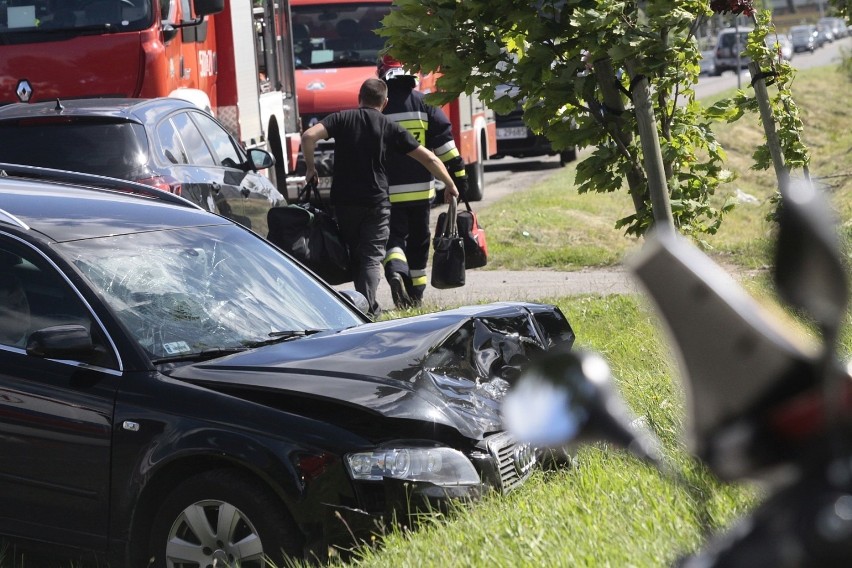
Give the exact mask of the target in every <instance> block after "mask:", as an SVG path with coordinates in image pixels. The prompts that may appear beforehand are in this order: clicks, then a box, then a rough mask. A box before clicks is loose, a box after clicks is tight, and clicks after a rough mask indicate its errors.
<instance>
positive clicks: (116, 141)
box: [0, 118, 148, 179]
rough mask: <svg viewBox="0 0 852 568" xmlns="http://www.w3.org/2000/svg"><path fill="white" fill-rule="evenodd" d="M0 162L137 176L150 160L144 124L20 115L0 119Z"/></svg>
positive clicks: (112, 175)
mask: <svg viewBox="0 0 852 568" xmlns="http://www.w3.org/2000/svg"><path fill="white" fill-rule="evenodd" d="M0 140H4V143H3V144H0V162H6V163H10V164H26V165H28V166H41V167H45V168H54V169H59V170H71V171H76V172H85V173H90V174H97V175H105V176H110V177H117V178H123V179H133V178H134V174H136V173H138V172H139V171H141V170H144V169H145V165H146V164H147V162H148V138H147V136H146V135H145V128H144V127H143V126H142V125H141V124H136V123H132V122H112V121H102V120H99V121H90V120H89V121H81V120H71V119H65V118H61V119H60V118H57V119H51V120H41V119H20V120H15V121H9V122H3V123H0Z"/></svg>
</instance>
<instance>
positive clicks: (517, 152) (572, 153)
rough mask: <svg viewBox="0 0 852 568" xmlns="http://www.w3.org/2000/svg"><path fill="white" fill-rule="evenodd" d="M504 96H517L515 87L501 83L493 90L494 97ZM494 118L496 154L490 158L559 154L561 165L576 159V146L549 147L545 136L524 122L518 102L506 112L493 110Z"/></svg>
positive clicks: (521, 108) (548, 141)
mask: <svg viewBox="0 0 852 568" xmlns="http://www.w3.org/2000/svg"><path fill="white" fill-rule="evenodd" d="M504 96H509V97H512V98H517V88H516V87H512V86H511V85H501V86H500V87H498V88H497V90H496V92H495V98H500V97H504ZM494 119H495V120H494V122H495V124H496V126H497V154H495V155H494V156H492V158H504V157H506V156H513V157H515V158H529V157H536V156H555V155H557V154H559V163H560V164H562V165H563V166H564V165H565V164H567V163H569V162H573V161H574V160H576V159H577V150H576V148H570V149H568V150H563V151H561V152H558V151H556V150H554V149H553V148H552V147H551V145H550V140H548V139H547V137H546V136H542V135H540V134H536V133H534V132H533V131H532V130H531V129H530V128H529V127H528V126H527V125H526V123H525V122H524V109H523V107H522V106H521V103H520V102H518V105H517V106H516V107H515V108H514V109H513V110H511V111H510V112H508V113H504V114H503V113H499V112H495V113H494Z"/></svg>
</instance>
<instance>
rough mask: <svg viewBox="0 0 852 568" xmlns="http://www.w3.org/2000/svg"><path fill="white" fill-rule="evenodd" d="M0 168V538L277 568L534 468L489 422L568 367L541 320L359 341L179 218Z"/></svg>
mask: <svg viewBox="0 0 852 568" xmlns="http://www.w3.org/2000/svg"><path fill="white" fill-rule="evenodd" d="M0 170H2V172H1V173H2V175H0V455H2V456H5V458H6V459H3V460H2V461H0V504H2V508H3V515H2V516H0V536H2V537H3V538H5V539H7V540H8V539H11V540H12V541H13V542H17V541H18V540H20V539H27V540H35V541H38V542H39V543H42V544H50V545H59V546H62V547H72V548H76V549H81V550H85V551H88V552H92V553H95V554H96V555H97V556H99V557H104V558H105V559H106V562H107V565H110V566H116V567H119V566H126V567H142V566H152V567H156V568H162V567H164V566H169V567H174V566H225V565H227V566H237V565H239V566H242V567H243V568H249V567H258V568H259V567H261V566H267V564H266V563H265V557H269V558H270V559H271V560H273V561H275V562H276V563H277V565H278V566H284V565H285V560H286V558H324V557H325V556H326V554H327V551H328V547H329V546H333V545H336V544H343V543H346V544H351V543H352V541H353V539H361V538H365V539H366V538H367V537H368V536H369V535H370V534H371V533H372V532H373V531H374V530H376V527H377V526H378V524H380V523H381V522H385V523H388V522H390V521H391V520H392V519H393V518H396V519H398V520H400V521H402V522H405V523H406V524H408V523H409V522H412V521H413V519H414V516H413V515H414V513H416V512H418V511H423V510H424V509H425V508H427V507H432V508H437V509H440V508H442V507H445V506H446V505H447V504H448V503H449V502H450V501H451V500H454V499H472V498H476V497H478V496H480V495H482V494H484V493H485V492H488V491H492V490H493V491H497V492H501V493H505V492H508V491H511V490H512V489H514V488H516V487H518V486H519V485H521V484H523V483H524V482H525V480H526V479H527V478H528V476H529V475H530V474H531V472H532V471H533V469H534V468H535V467H536V464H537V453H536V451H535V449H534V448H531V447H529V446H527V445H521V444H516V443H514V441H513V440H512V439H511V438H510V437H509V436H508V435H507V434H506V433H505V432H504V431H503V426H502V419H501V415H500V414H499V405H500V401H501V400H502V398H503V396H504V394H505V393H506V392H507V390H508V389H510V388H511V385H512V382H513V381H514V379H515V377H517V376H518V373H519V372H520V371H521V370H522V369H524V368H525V367H526V364H527V361H528V360H530V359H532V358H534V357H535V356H536V355H538V354H541V353H542V352H545V351H553V350H566V349H570V348H571V345H572V343H573V340H574V334H573V332H572V329H571V326H570V325H569V322H568V320H567V319H566V318H565V316H564V315H563V314H562V312H561V311H560V310H559V308H557V307H555V306H552V305H545V304H535V303H497V304H488V305H479V306H471V307H462V308H458V309H454V310H449V311H443V312H438V313H433V314H426V315H421V316H415V317H408V318H402V319H396V320H389V321H383V322H377V323H373V322H370V321H369V320H368V319H367V317H366V316H365V315H364V314H363V313H362V312H361V311H360V310H358V309H356V307H355V306H356V304H362V305H363V304H366V301H365V300H364V298H363V296H360V295H359V294H357V293H355V292H352V293H350V294H349V295H348V296H347V295H341V294H339V293H338V292H336V291H335V290H334V289H332V288H330V287H329V286H328V285H327V284H326V283H325V282H323V281H322V280H319V279H318V278H316V277H315V276H314V275H313V274H312V273H309V272H307V271H306V270H305V269H304V268H303V267H302V266H301V265H299V264H298V263H296V262H295V261H293V260H291V259H290V258H289V257H288V256H287V255H285V254H284V253H283V252H281V251H280V250H279V249H277V248H275V247H274V246H273V245H272V244H271V243H269V242H268V241H267V240H265V239H263V238H261V237H260V236H258V235H257V234H255V233H253V232H251V231H249V230H247V229H245V228H244V227H242V226H240V225H238V224H236V223H234V222H232V221H230V220H228V219H225V218H224V217H222V216H219V215H214V214H211V213H209V212H206V211H203V210H202V209H201V208H200V207H198V206H196V205H194V204H192V203H190V202H188V201H186V200H184V199H182V198H180V197H177V196H174V195H171V194H168V193H166V192H162V191H159V190H156V189H152V188H150V187H147V186H144V185H140V184H136V183H132V182H127V181H120V180H113V179H109V178H98V177H95V176H91V175H84V174H79V173H77V174H66V173H64V172H53V171H48V170H43V169H36V168H26V167H22V166H11V165H8V164H0ZM282 551H283V552H282ZM149 559H153V562H151V563H149Z"/></svg>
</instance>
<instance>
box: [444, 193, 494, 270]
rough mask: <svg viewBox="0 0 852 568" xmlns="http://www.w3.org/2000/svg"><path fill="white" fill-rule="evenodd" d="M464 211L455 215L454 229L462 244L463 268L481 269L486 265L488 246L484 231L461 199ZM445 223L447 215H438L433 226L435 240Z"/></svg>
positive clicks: (466, 202) (465, 202)
mask: <svg viewBox="0 0 852 568" xmlns="http://www.w3.org/2000/svg"><path fill="white" fill-rule="evenodd" d="M462 201H464V204H465V207H466V210H465V209H462V210H461V211H458V212H457V213H456V228H457V230H458V233H459V236H460V237H461V238H462V242H463V243H464V267H465V268H467V269H468V270H471V269H473V268H481V267H483V266H485V265H486V264H488V244H487V242H486V240H485V229H483V228H482V227H481V226H480V225H479V220H478V219H477V218H476V213H474V211H473V209H471V207H470V203H468V201H467V199H465V198H464V197H462ZM446 222H447V214H446V213H441V214H439V215H438V221H437V223H436V224H435V238H437V236H438V235H440V234H441V233H443V232H444V223H446Z"/></svg>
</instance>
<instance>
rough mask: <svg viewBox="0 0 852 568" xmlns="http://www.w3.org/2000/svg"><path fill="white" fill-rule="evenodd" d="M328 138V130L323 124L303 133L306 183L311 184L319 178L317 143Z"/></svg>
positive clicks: (317, 124)
mask: <svg viewBox="0 0 852 568" xmlns="http://www.w3.org/2000/svg"><path fill="white" fill-rule="evenodd" d="M326 138H328V130H326V128H325V125H324V124H323V123H322V122H317V123H316V124H314V125H313V126H311V127H310V128H308V129H307V130H305V132H303V133H302V155H303V156H304V157H305V181H306V182H310V181H311V180H313V179H314V178H316V177H317V168H316V164H314V151H315V150H316V147H317V141H319V140H325V139H326Z"/></svg>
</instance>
